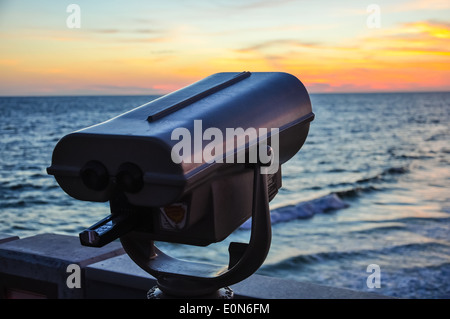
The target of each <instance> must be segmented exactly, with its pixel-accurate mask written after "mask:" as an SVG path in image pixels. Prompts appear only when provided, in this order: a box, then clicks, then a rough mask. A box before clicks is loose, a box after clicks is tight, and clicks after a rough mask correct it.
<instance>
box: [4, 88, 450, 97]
mask: <svg viewBox="0 0 450 319" xmlns="http://www.w3.org/2000/svg"><path fill="white" fill-rule="evenodd" d="M175 91H176V90H174V91H170V92H167V93H159V94H155V93H153V94H152V93H149V94H144V93H138V94H135V93H134V94H133V93H132V94H108V93H105V94H49V95H45V94H42V95H40V94H29V95H28V94H25V95H2V94H0V98H18V97H24V98H33V97H34V98H39V97H106V96H108V97H114V96H117V97H123V96H158V97H160V96H164V95H167V94H170V93H172V92H175ZM408 93H450V89H449V90H424V91H406V90H405V91H401V90H400V91H356V92H355V91H348V92H308V94H310V95H311V94H408Z"/></svg>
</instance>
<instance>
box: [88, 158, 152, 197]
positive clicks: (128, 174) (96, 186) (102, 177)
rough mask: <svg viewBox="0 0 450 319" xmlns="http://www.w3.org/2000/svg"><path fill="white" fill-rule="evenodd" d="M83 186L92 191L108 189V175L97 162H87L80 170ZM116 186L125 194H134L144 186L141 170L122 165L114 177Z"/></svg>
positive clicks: (133, 165)
mask: <svg viewBox="0 0 450 319" xmlns="http://www.w3.org/2000/svg"><path fill="white" fill-rule="evenodd" d="M80 177H81V180H82V181H83V184H84V185H85V186H86V187H87V188H89V189H92V190H95V191H103V190H105V189H106V188H107V187H108V184H109V181H110V179H109V174H108V170H107V169H106V167H105V166H104V165H103V164H102V163H100V162H98V161H89V162H87V163H86V164H85V165H84V166H83V167H82V168H81V170H80ZM115 181H116V184H117V186H118V187H119V188H120V189H121V190H123V191H124V192H126V193H131V194H135V193H137V192H139V191H140V190H141V189H142V187H143V186H144V180H143V174H142V170H141V169H140V168H139V167H138V166H137V165H136V164H133V163H123V164H121V165H120V166H119V169H118V170H117V175H116V179H115Z"/></svg>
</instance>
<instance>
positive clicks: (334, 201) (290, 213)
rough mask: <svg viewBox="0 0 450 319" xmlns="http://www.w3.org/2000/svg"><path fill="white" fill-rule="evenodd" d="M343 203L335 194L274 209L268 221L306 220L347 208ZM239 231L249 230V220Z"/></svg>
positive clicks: (274, 222) (273, 222)
mask: <svg viewBox="0 0 450 319" xmlns="http://www.w3.org/2000/svg"><path fill="white" fill-rule="evenodd" d="M348 206H349V205H348V204H347V203H345V202H344V201H343V200H342V199H341V198H339V196H338V195H337V194H335V193H331V194H328V195H325V196H322V197H319V198H316V199H313V200H309V201H305V202H300V203H298V204H296V205H288V206H282V207H279V208H276V209H274V210H272V211H271V213H270V219H271V222H272V224H276V223H281V222H287V221H290V220H294V219H307V218H311V217H313V216H314V215H316V214H321V213H326V212H329V211H334V210H338V209H343V208H347V207H348ZM240 228H241V229H250V228H251V219H249V220H247V221H246V222H245V223H244V224H242V225H241V227H240Z"/></svg>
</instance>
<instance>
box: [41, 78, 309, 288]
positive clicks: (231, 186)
mask: <svg viewBox="0 0 450 319" xmlns="http://www.w3.org/2000/svg"><path fill="white" fill-rule="evenodd" d="M313 118H314V114H313V113H312V110H311V102H310V99H309V96H308V93H307V91H306V89H305V87H304V86H303V84H302V83H301V82H300V81H299V80H298V79H297V78H296V77H294V76H292V75H290V74H286V73H277V72H257V73H250V72H242V73H218V74H214V75H211V76H209V77H207V78H205V79H203V80H201V81H199V82H196V83H194V84H192V85H189V86H187V87H185V88H183V89H180V90H178V91H175V92H173V93H170V94H168V95H165V96H162V97H160V98H158V99H156V100H153V101H151V102H149V103H147V104H144V105H142V106H140V107H138V108H136V109H133V110H131V111H129V112H127V113H124V114H122V115H120V116H117V117H115V118H113V119H111V120H109V121H106V122H104V123H100V124H98V125H94V126H91V127H88V128H85V129H82V130H80V131H76V132H74V133H71V134H69V135H67V136H65V137H63V138H62V139H61V140H60V141H59V142H58V144H57V145H56V147H55V149H54V152H53V157H52V164H51V166H50V167H49V168H48V169H47V171H48V173H49V174H51V175H54V176H55V178H56V180H57V182H58V183H59V185H60V186H61V188H62V189H63V190H64V191H65V192H66V193H67V194H69V195H70V196H72V197H74V198H76V199H79V200H85V201H93V202H106V201H109V203H110V208H111V215H109V216H108V217H106V218H104V219H103V220H101V221H99V222H98V223H96V224H95V225H93V226H91V227H89V228H88V229H86V230H84V231H83V232H82V233H80V240H81V244H82V245H85V246H94V247H101V246H103V245H106V244H108V243H109V242H111V241H113V240H115V239H117V238H120V241H121V243H122V246H123V248H124V250H125V251H126V253H127V254H128V255H129V256H130V257H131V259H132V260H133V261H134V262H135V263H136V264H138V265H139V266H140V267H141V268H142V269H144V270H145V271H147V272H148V273H150V274H151V275H152V276H154V277H155V278H156V279H157V287H156V288H154V289H152V290H150V292H151V293H150V294H151V297H205V296H207V297H214V296H215V297H217V296H220V297H230V296H232V291H231V290H230V289H229V288H228V286H229V285H232V284H235V283H237V282H239V281H242V280H243V279H245V278H247V277H248V276H250V275H252V274H253V273H254V272H255V271H256V270H257V269H258V268H259V267H260V266H261V265H262V263H263V262H264V260H265V258H266V256H267V253H268V251H269V248H270V242H271V224H270V210H269V201H270V200H271V199H272V198H273V197H274V196H275V195H276V194H277V192H278V189H279V188H280V187H281V165H282V164H283V163H285V162H286V161H288V160H289V159H290V158H291V157H292V156H293V155H295V154H296V153H297V152H298V151H299V149H300V148H301V147H302V145H303V143H304V142H305V139H306V137H307V135H308V130H309V125H310V122H311V121H312V120H313ZM250 217H251V218H252V220H251V222H252V226H251V236H250V240H249V242H248V243H231V244H230V246H229V254H230V259H229V265H228V267H226V266H225V267H223V266H216V265H210V264H200V263H194V262H188V261H183V260H179V259H176V258H172V257H170V256H169V255H167V254H165V253H164V252H162V251H161V250H159V249H158V248H157V247H156V246H155V245H154V241H164V242H172V243H181V244H189V245H197V246H207V245H209V244H211V243H215V242H219V241H222V240H223V239H225V238H226V237H228V235H230V234H231V233H232V232H233V231H234V230H235V229H237V228H238V227H239V226H240V225H241V224H242V223H244V222H245V221H246V220H247V219H249V218H250Z"/></svg>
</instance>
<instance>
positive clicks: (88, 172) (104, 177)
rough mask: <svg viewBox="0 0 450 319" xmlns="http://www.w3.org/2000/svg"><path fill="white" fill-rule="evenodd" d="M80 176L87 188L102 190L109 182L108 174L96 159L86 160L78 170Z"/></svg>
mask: <svg viewBox="0 0 450 319" xmlns="http://www.w3.org/2000/svg"><path fill="white" fill-rule="evenodd" d="M80 177H81V180H82V181H83V183H84V185H86V187H87V188H89V189H92V190H95V191H102V190H104V189H106V187H107V186H108V183H109V174H108V170H107V169H106V167H105V166H104V165H103V164H102V163H100V162H98V161H89V162H87V163H86V164H85V165H84V166H83V167H82V168H81V170H80Z"/></svg>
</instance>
